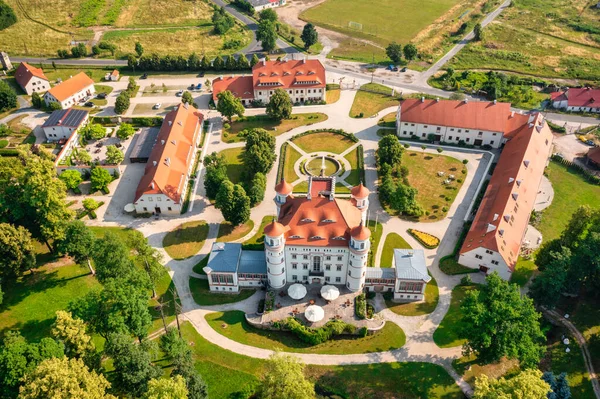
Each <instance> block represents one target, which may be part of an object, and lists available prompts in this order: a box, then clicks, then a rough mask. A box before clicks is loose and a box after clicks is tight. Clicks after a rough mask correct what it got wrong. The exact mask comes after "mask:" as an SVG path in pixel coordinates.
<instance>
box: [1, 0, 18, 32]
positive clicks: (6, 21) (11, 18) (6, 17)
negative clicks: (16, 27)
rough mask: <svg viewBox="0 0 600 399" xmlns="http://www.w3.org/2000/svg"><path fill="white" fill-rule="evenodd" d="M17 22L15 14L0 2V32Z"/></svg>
mask: <svg viewBox="0 0 600 399" xmlns="http://www.w3.org/2000/svg"><path fill="white" fill-rule="evenodd" d="M16 22H17V16H16V15H15V12H14V11H13V9H12V8H10V6H9V5H8V4H6V3H5V2H4V1H2V0H0V30H3V29H6V28H8V27H9V26H11V25H13V24H15V23H16Z"/></svg>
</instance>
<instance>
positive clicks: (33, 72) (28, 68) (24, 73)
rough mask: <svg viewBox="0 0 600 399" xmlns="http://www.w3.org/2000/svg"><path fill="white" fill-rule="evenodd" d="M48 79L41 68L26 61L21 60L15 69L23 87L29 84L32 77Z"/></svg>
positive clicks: (19, 82)
mask: <svg viewBox="0 0 600 399" xmlns="http://www.w3.org/2000/svg"><path fill="white" fill-rule="evenodd" d="M34 76H35V77H37V78H40V79H44V80H48V78H47V77H46V75H44V71H43V70H42V69H41V68H36V67H34V66H32V65H29V64H28V63H26V62H21V64H19V66H18V67H17V70H16V71H15V79H16V80H17V83H18V84H19V85H21V87H25V86H27V83H29V81H30V80H31V78H32V77H34Z"/></svg>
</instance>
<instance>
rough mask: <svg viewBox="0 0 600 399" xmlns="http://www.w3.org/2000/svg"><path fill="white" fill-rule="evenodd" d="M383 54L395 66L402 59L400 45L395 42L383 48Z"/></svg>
mask: <svg viewBox="0 0 600 399" xmlns="http://www.w3.org/2000/svg"><path fill="white" fill-rule="evenodd" d="M385 54H386V55H387V56H388V58H389V59H390V60H392V62H393V63H394V64H397V63H399V62H400V60H401V59H402V45H401V44H398V43H396V42H391V43H390V44H388V46H387V47H386V48H385Z"/></svg>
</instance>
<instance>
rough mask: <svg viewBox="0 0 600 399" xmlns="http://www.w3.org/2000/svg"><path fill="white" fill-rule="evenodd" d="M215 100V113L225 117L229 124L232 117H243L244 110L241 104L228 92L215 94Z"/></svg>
mask: <svg viewBox="0 0 600 399" xmlns="http://www.w3.org/2000/svg"><path fill="white" fill-rule="evenodd" d="M217 99H218V102H217V111H219V112H220V113H221V115H223V116H224V117H226V118H227V120H229V123H231V120H232V118H233V116H234V115H237V116H242V115H244V112H245V111H246V110H245V108H244V105H243V104H242V101H241V100H240V99H239V98H237V97H236V96H234V95H233V93H232V92H230V91H229V90H225V91H222V92H220V93H219V94H217Z"/></svg>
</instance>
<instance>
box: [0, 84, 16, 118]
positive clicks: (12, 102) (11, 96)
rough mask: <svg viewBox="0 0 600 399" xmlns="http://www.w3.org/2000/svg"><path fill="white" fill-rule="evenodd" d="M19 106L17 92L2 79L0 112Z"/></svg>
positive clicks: (0, 85)
mask: <svg viewBox="0 0 600 399" xmlns="http://www.w3.org/2000/svg"><path fill="white" fill-rule="evenodd" d="M16 107H17V93H15V91H14V90H13V89H12V87H10V86H9V85H8V83H6V81H4V80H0V112H2V111H5V110H7V109H13V108H16Z"/></svg>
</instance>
